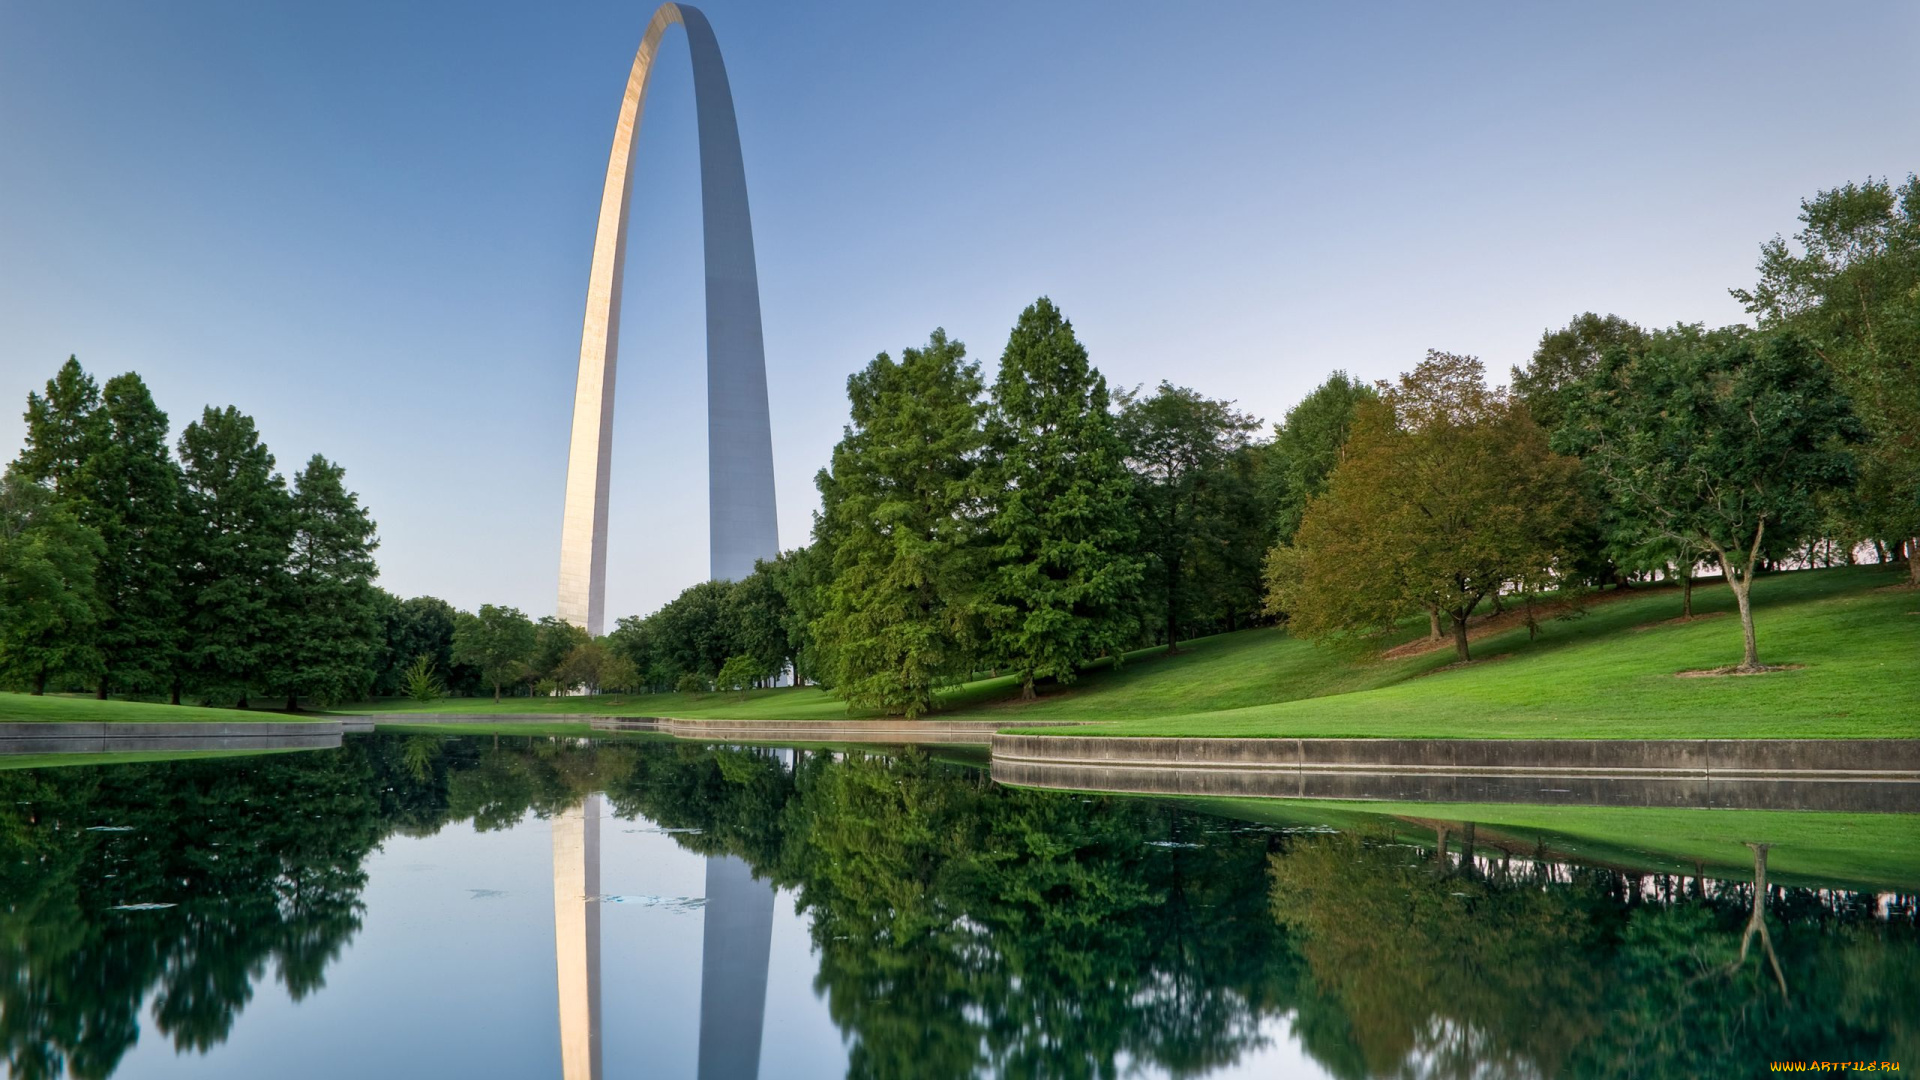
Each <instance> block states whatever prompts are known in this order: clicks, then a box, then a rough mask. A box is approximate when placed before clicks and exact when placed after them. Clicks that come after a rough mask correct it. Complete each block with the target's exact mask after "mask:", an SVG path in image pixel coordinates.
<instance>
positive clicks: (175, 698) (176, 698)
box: [167, 676, 180, 705]
mask: <svg viewBox="0 0 1920 1080" xmlns="http://www.w3.org/2000/svg"><path fill="white" fill-rule="evenodd" d="M172 690H173V694H172V696H171V697H170V698H169V699H168V701H167V704H169V705H178V704H180V679H179V677H177V676H176V677H175V678H174V680H173V687H172Z"/></svg>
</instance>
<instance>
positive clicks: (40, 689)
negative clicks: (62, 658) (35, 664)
mask: <svg viewBox="0 0 1920 1080" xmlns="http://www.w3.org/2000/svg"><path fill="white" fill-rule="evenodd" d="M46 692H47V669H46V668H41V669H40V670H39V671H36V672H34V673H33V696H34V697H39V696H41V695H42V694H45V693H46Z"/></svg>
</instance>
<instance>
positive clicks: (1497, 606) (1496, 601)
mask: <svg viewBox="0 0 1920 1080" xmlns="http://www.w3.org/2000/svg"><path fill="white" fill-rule="evenodd" d="M1505 610H1507V609H1506V606H1505V605H1503V604H1502V603H1501V602H1500V592H1499V590H1497V589H1496V590H1494V593H1493V613H1494V614H1495V615H1498V614H1500V613H1501V612H1503V611H1505Z"/></svg>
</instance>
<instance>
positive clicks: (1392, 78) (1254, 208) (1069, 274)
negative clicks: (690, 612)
mask: <svg viewBox="0 0 1920 1080" xmlns="http://www.w3.org/2000/svg"><path fill="white" fill-rule="evenodd" d="M704 10H705V11H706V13H707V15H708V17H709V18H710V20H711V21H712V23H713V26H714V29H715V32H716V33H717V34H718V36H719V40H720V45H721V50H722V52H723V53H724V55H725V57H726V61H727V65H728V70H729V74H730V76H731V78H732V82H733V92H734V99H735V102H736V105H737V107H738V110H739V120H740V132H741V138H742V143H743V150H744V153H745V157H746V165H747V183H748V188H749V192H750V197H751V201H752V208H753V226H754V234H755V241H756V244H757V246H758V254H759V266H760V287H761V300H762V305H763V309H764V317H765V325H766V344H767V367H768V383H769V386H770V390H771V394H772V398H773V401H772V405H773V440H774V454H775V459H776V471H777V479H778V485H779V500H780V523H781V539H782V542H783V544H784V545H785V546H788V547H792V546H796V545H798V544H800V543H803V542H804V541H805V539H806V536H807V530H808V527H809V523H810V515H811V513H812V511H813V509H814V507H815V506H816V504H817V500H816V496H815V493H814V489H813V484H812V478H813V474H814V472H815V470H817V469H818V468H819V467H820V466H821V465H822V464H824V463H825V461H826V459H827V456H828V454H829V452H830V450H831V448H832V446H833V443H834V442H835V441H836V440H837V439H838V437H839V435H840V430H841V425H842V424H843V423H845V420H846V406H845V398H844V387H845V380H846V377H847V375H848V374H849V373H851V372H853V371H854V370H856V369H858V368H859V367H861V366H862V365H864V364H865V363H866V361H868V360H869V359H871V358H872V356H873V355H874V354H875V353H876V352H879V351H881V350H888V351H895V350H898V349H899V348H900V347H901V346H904V345H912V344H918V343H920V342H924V341H925V340H926V337H927V334H928V332H929V331H931V330H932V329H933V328H934V327H936V326H944V327H946V328H947V330H948V331H949V332H950V333H951V334H953V335H954V336H956V337H958V338H960V339H961V340H963V341H965V342H966V343H967V345H968V346H969V349H970V351H971V353H972V354H973V355H974V356H976V357H978V358H980V359H981V360H983V361H984V362H985V363H986V365H987V369H988V372H989V374H990V373H991V370H992V366H993V362H994V361H995V359H997V357H998V355H999V352H1000V349H1001V347H1002V346H1003V345H1004V344H1005V335H1006V332H1007V330H1008V328H1009V327H1010V326H1011V325H1012V323H1013V320H1014V318H1015V317H1016V316H1017V315H1018V313H1019V311H1020V309H1021V308H1022V307H1023V306H1025V305H1026V304H1027V303H1029V302H1031V301H1032V300H1033V299H1034V298H1035V297H1036V296H1039V295H1041V294H1043V293H1044V294H1047V295H1050V296H1052V297H1053V299H1054V300H1055V301H1056V302H1057V303H1059V304H1060V305H1061V307H1062V308H1063V309H1064V310H1065V311H1066V313H1067V315H1068V316H1069V317H1070V318H1071V319H1073V321H1074V323H1075V326H1076V328H1077V329H1078V331H1079V333H1080V335H1081V337H1082V340H1084V341H1085V342H1086V344H1087V346H1088V348H1089V349H1090V350H1091V351H1092V354H1093V357H1094V361H1095V363H1097V364H1098V365H1099V366H1100V367H1101V369H1102V370H1103V371H1105V372H1106V374H1107V376H1108V378H1109V379H1110V380H1111V381H1112V382H1113V383H1114V384H1115V385H1119V386H1131V385H1135V384H1140V383H1146V384H1149V385H1151V384H1153V383H1155V382H1157V381H1158V380H1160V379H1162V378H1165V379H1170V380H1172V381H1174V382H1176V383H1179V384H1183V385H1188V386H1192V387H1194V388H1196V389H1198V390H1201V391H1202V392H1204V393H1207V394H1209V395H1212V396H1215V397H1226V398H1233V399H1236V400H1238V401H1239V402H1240V405H1241V407H1242V408H1245V409H1247V410H1249V411H1252V412H1254V413H1256V414H1257V415H1260V416H1262V417H1265V418H1267V419H1268V420H1274V419H1278V418H1279V416H1280V415H1281V414H1282V413H1283V412H1284V411H1285V409H1286V408H1287V407H1288V406H1289V405H1291V404H1292V403H1293V402H1294V401H1296V400H1298V398H1299V397H1300V396H1301V395H1302V394H1304V393H1305V392H1307V391H1308V390H1310V389H1311V388H1312V387H1313V386H1314V385H1316V384H1317V383H1318V382H1319V381H1320V380H1321V379H1322V378H1324V377H1325V375H1326V373H1327V372H1328V371H1330V370H1332V369H1334V368H1346V369H1348V370H1349V371H1352V372H1354V373H1356V374H1358V375H1361V376H1364V377H1367V378H1382V377H1390V376H1392V375H1394V374H1395V373H1397V372H1399V371H1403V370H1406V369H1408V368H1410V367H1412V365H1413V364H1414V363H1415V362H1417V361H1418V360H1419V359H1420V357H1421V356H1422V355H1423V353H1424V351H1425V350H1426V349H1427V348H1430V347H1432V348H1442V349H1446V350H1449V351H1454V352H1470V353H1474V354H1477V355H1479V356H1481V357H1483V358H1484V359H1485V360H1486V361H1487V364H1488V367H1489V369H1490V370H1492V371H1494V372H1496V373H1499V374H1500V375H1501V376H1502V377H1503V378H1504V373H1505V371H1506V369H1507V367H1508V366H1509V365H1511V364H1514V363H1519V362H1521V361H1523V360H1524V359H1525V358H1526V357H1527V355H1528V354H1529V353H1530V352H1531V349H1532V346H1533V344H1534V342H1535V341H1536V340H1537V339H1538V338H1539V336H1540V333H1541V332H1542V331H1543V330H1544V329H1547V328H1549V327H1558V326H1560V325H1563V324H1564V323H1565V322H1566V321H1567V320H1568V319H1569V318H1570V317H1571V316H1573V315H1575V314H1577V313H1579V312H1581V311H1585V310H1594V311H1599V312H1617V313H1619V314H1621V315H1623V316H1626V317H1628V318H1631V319H1634V320H1636V321H1639V322H1641V323H1645V324H1651V325H1660V324H1670V323H1672V322H1675V321H1679V320H1686V321H1705V322H1709V323H1726V322H1734V321H1738V320H1739V319H1740V318H1741V317H1742V312H1741V311H1740V309H1739V307H1738V306H1737V305H1736V304H1735V303H1734V302H1733V301H1732V300H1730V299H1729V298H1728V296H1727V293H1726V290H1727V288H1728V287H1730V286H1735V285H1743V284H1747V283H1749V282H1750V280H1751V278H1752V273H1753V271H1752V268H1753V264H1754V262H1755V258H1756V256H1757V252H1758V246H1759V244H1760V242H1761V241H1762V240H1764V239H1766V238H1767V237H1769V236H1771V235H1773V234H1774V233H1776V232H1791V231H1792V230H1793V228H1794V227H1795V222H1794V216H1795V214H1796V212H1797V208H1798V201H1799V200H1800V199H1801V198H1803V197H1806V196H1810V195H1812V194H1813V193H1814V192H1816V191H1818V190H1819V189H1822V188H1828V187H1833V186H1836V185H1838V184H1840V183H1842V182H1845V181H1848V180H1859V179H1864V178H1866V177H1869V176H1875V177H1878V176H1887V175H1891V176H1894V177H1900V176H1903V175H1904V174H1905V173H1907V172H1908V171H1910V170H1914V169H1920V61H1917V60H1916V57H1920V5H1915V4H1913V3H1911V2H1910V0H1892V2H1882V3H1871V2H1862V3H1852V2H1842V3H1836V4H1821V5H1809V4H1804V3H1802V4H1785V3H1755V2H1746V0H1741V2H1728V3H1719V4H1704V3H1701V4H1696V3H1672V2H1663V3H1648V4H1608V5H1572V4H1520V3H1514V4H1507V5H1491V4H1447V5H1439V4H1430V3H1407V4H1386V3H1368V4H1326V3H1288V4H1282V3H1245V4H1239V3H1223V4H1208V5H1183V4H1165V3H1155V4H1147V3H1131V4H1130V3H1116V2H1111V0H1106V2H1087V3H1034V4H1029V5H1000V6H991V5H989V6H982V5H967V4H926V3H913V4H902V3H882V2H873V3H804V4H803V3H793V2H791V0H788V2H784V3H776V2H771V0H711V2H709V3H707V4H706V5H704ZM649 12H650V9H649V8H648V7H646V6H645V5H633V4H611V3H599V2H594V3H569V4H524V3H521V4H504V3H481V2H468V3H438V4H430V3H407V4H393V3H374V2H366V0H328V2H325V3H320V2H312V0H280V2H275V3H271V4H262V3H252V2H242V0H233V2H223V3H207V2H195V0H169V2H168V3H164V4H151V3H136V2H131V0H124V2H120V3H106V2H99V3H78V4H54V3H31V2H26V0H19V2H13V3H0V452H4V454H5V455H6V456H8V457H10V456H11V455H12V454H13V453H14V452H15V450H16V448H17V447H18V445H19V442H20V438H21V430H22V426H21V421H20V417H19V413H20V410H21V409H22V408H23V407H24V403H25V398H26V394H27V392H28V390H30V389H33V388H35V387H37V386H39V385H40V384H41V383H42V382H44V380H45V379H46V378H47V377H48V376H49V375H51V374H52V372H53V370H54V369H55V368H56V367H57V366H58V364H59V363H60V361H62V360H63V359H65V357H66V356H67V355H68V354H69V353H74V354H78V355H79V357H80V359H81V361H82V362H83V363H84V364H85V365H86V366H87V367H88V369H89V370H90V371H92V372H94V373H95V374H96V375H97V376H99V377H101V378H105V377H106V376H110V375H113V374H116V373H118V372H121V371H125V370H128V369H133V370H138V371H139V372H140V373H141V374H142V375H143V376H145V377H146V379H147V381H148V383H149V385H150V386H151V387H152V388H153V391H154V394H155V396H156V397H157V398H158V400H159V402H160V404H161V406H162V407H163V408H165V409H166V410H167V411H168V412H169V413H170V414H171V416H172V419H173V422H174V426H175V431H176V433H177V431H178V429H179V427H181V426H183V425H184V424H185V423H186V422H187V421H189V420H191V419H193V418H194V417H195V416H197V415H198V413H199V410H200V408H201V406H202V405H205V404H208V403H212V404H220V405H224V404H229V403H230V404H233V405H236V406H238V407H239V408H240V409H242V410H243V411H245V412H248V413H250V414H252V415H253V416H254V417H255V418H256V419H257V420H258V421H259V423H260V426H261V429H262V431H263V433H264V435H265V437H266V440H267V442H268V444H269V445H270V446H271V447H272V449H273V450H274V452H275V454H276V455H277V456H278V458H279V462H280V467H281V468H282V469H283V470H285V471H288V472H289V473H290V472H292V471H293V470H294V469H297V468H298V467H299V465H300V464H301V463H302V462H303V461H304V460H305V459H306V458H307V457H308V456H309V455H311V454H313V453H315V452H321V453H325V454H326V455H328V456H329V457H331V458H334V459H336V460H338V461H340V462H341V463H342V464H344V465H345V466H346V469H347V476H348V479H349V482H350V484H351V486H353V487H354V488H355V489H356V490H358V491H359V492H360V494H361V495H362V497H363V498H364V499H365V501H366V502H367V503H368V504H369V505H370V506H371V507H372V509H373V511H374V514H375V515H376V517H377V519H378V521H379V522H380V526H381V534H382V537H383V545H382V548H381V551H380V561H381V565H382V568H383V578H382V584H383V585H385V586H386V587H387V588H389V589H391V590H393V591H395V592H397V593H400V594H401V595H416V594H420V593H431V594H434V595H437V596H442V597H445V598H447V599H448V600H451V601H453V602H454V603H455V604H458V605H461V606H465V607H473V606H476V605H478V604H479V603H481V602H496V603H508V604H513V605H516V606H519V607H521V608H523V609H524V610H526V611H528V612H529V613H530V614H534V615H542V614H548V613H551V612H552V610H553V602H554V584H555V578H556V572H557V567H558V559H559V538H560V509H561V494H562V486H563V483H564V478H565V471H566V449H567V429H568V424H569V420H570V416H571V405H572V393H573V378H574V368H575V364H576V360H577V356H578V348H579V333H580V317H581V311H582V304H583V298H584V295H585V289H586V279H587V262H588V256H589V253H590V251H591V247H592V236H593V226H594V217H595V214H596V213H597V210H598V205H599V191H600V183H601V176H602V173H603V170H604V169H605V165H606V156H607V149H608V145H609V142H610V139H611V136H612V128H613V120H614V114H615V112H616V110H617V107H618V104H619V97H620V92H621V88H622V86H623V84H624V81H625V78H626V73H627V69H628V66H629V65H630V63H631V62H632V56H633V50H634V48H635V46H636V45H637V44H638V41H639V37H640V33H641V31H642V29H643V28H644V27H645V25H646V21H647V17H648V15H649ZM691 98H692V86H691V75H690V71H689V67H688V63H687V59H686V49H685V39H684V35H683V34H682V32H681V31H679V30H673V31H670V33H669V38H668V42H667V47H666V48H665V50H664V52H663V62H662V63H661V65H660V66H659V67H658V68H657V69H656V74H655V78H654V84H653V89H652V91H651V95H650V100H649V102H648V108H647V114H646V119H645V124H644V126H643V129H642V134H641V138H640V147H639V166H638V169H639V172H638V177H637V181H636V190H635V196H634V198H635V206H636V212H635V220H634V223H633V227H632V231H631V234H630V235H631V240H630V248H629V254H628V264H627V294H626V313H625V316H624V320H623V330H624V331H625V332H624V333H623V334H622V339H623V340H622V346H623V348H622V355H621V372H620V384H619V397H618V403H617V407H616V410H615V451H616V455H617V456H616V458H615V461H614V467H613V484H614V502H613V511H612V529H611V556H610V559H609V571H608V611H609V614H610V615H621V614H631V613H640V612H644V611H648V610H651V609H652V608H654V607H656V606H658V605H659V604H660V603H662V602H664V601H665V600H667V599H670V598H671V597H672V596H673V595H674V594H676V593H677V592H678V591H679V590H680V589H681V588H683V587H684V586H686V585H689V584H692V583H693V582H695V581H697V580H700V579H701V578H703V577H704V576H705V575H706V572H707V538H706V508H705V502H706V476H705V469H704V457H705V446H706V443H705V432H704V424H705V409H704V405H703V402H702V400H701V399H702V393H703V388H704V373H703V371H702V365H703V364H704V358H705V349H704V344H703V333H704V330H703V328H704V315H703V310H702V291H701V290H702V286H701V273H700V219H699V186H698V184H699V177H698V170H697V163H696V158H695V148H696V144H695V132H694V127H693V108H692V100H691Z"/></svg>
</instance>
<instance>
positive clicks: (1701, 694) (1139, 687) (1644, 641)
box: [999, 567, 1920, 738]
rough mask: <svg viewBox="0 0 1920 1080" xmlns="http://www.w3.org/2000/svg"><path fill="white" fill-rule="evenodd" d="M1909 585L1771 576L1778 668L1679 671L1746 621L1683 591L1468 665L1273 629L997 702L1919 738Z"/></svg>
mask: <svg viewBox="0 0 1920 1080" xmlns="http://www.w3.org/2000/svg"><path fill="white" fill-rule="evenodd" d="M1898 580H1900V578H1899V575H1897V574H1895V573H1890V572H1884V571H1881V570H1879V569H1878V568H1876V567H1863V568H1848V569H1836V570H1819V571H1804V572H1799V573H1790V574H1779V575H1774V576H1770V577H1765V578H1762V579H1760V580H1759V581H1758V582H1756V583H1755V585H1754V594H1755V604H1756V626H1757V633H1758V636H1759V639H1760V650H1761V659H1762V660H1763V661H1765V662H1767V663H1770V664H1785V665H1798V667H1797V669H1796V670H1790V671H1781V672H1774V673H1769V674H1766V675H1759V676H1751V677H1743V678H1725V677H1721V678H1687V679H1683V678H1678V677H1677V676H1676V673H1677V672H1680V671H1685V670H1693V669H1700V668H1712V667H1716V666H1720V665H1724V664H1727V663H1729V662H1732V661H1737V660H1738V658H1739V652H1740V628H1739V623H1738V622H1737V621H1736V620H1735V619H1734V618H1732V617H1730V616H1721V617H1715V618H1702V619H1696V620H1695V621H1693V622H1690V623H1678V622H1669V621H1666V620H1669V619H1671V618H1672V617H1673V616H1674V615H1676V614H1677V613H1678V599H1679V597H1678V594H1677V593H1676V592H1674V591H1672V590H1664V589H1662V590H1648V591H1647V592H1645V593H1644V594H1643V595H1638V596H1633V595H1629V596H1627V597H1625V598H1620V599H1612V598H1609V600H1608V602H1606V603H1599V604H1594V605H1592V606H1591V607H1590V608H1589V609H1588V612H1587V614H1586V615H1584V616H1583V617H1580V618H1577V619H1574V620H1570V621H1558V620H1556V621H1549V622H1547V623H1545V624H1543V625H1542V627H1541V632H1540V635H1539V638H1538V640H1536V641H1531V642H1529V641H1528V639H1527V633H1526V631H1525V629H1523V628H1518V629H1513V630H1510V631H1507V632H1505V633H1502V634H1498V635H1495V636H1492V637H1489V638H1487V639H1485V640H1482V641H1477V642H1475V643H1474V656H1475V662H1474V663H1472V664H1469V665H1466V666H1464V667H1457V666H1453V657H1452V653H1451V651H1448V650H1443V651H1440V652H1436V653H1427V654H1423V655H1420V656H1414V657H1407V658H1402V659H1397V660H1377V661H1372V662H1358V661H1353V660H1350V659H1348V658H1344V657H1342V656H1340V655H1339V654H1337V653H1336V652H1334V651H1332V650H1328V649H1318V648H1315V647H1313V646H1311V645H1309V644H1307V643H1305V642H1300V641H1294V640H1292V639H1289V638H1287V637H1286V636H1285V635H1284V633H1283V632H1281V631H1277V630H1259V631H1250V632H1248V633H1245V634H1240V635H1228V636H1227V637H1226V638H1224V639H1216V641H1218V642H1219V644H1218V645H1216V646H1214V648H1213V650H1212V651H1208V650H1206V649H1205V648H1200V647H1196V648H1194V649H1193V650H1192V655H1191V656H1189V657H1184V658H1172V659H1169V660H1163V661H1158V662H1155V663H1149V664H1141V665H1138V667H1137V668H1134V669H1133V670H1130V671H1127V672H1123V673H1120V674H1119V675H1115V676H1110V677H1108V679H1107V680H1098V679H1094V680H1088V685H1087V687H1086V689H1085V690H1082V691H1078V692H1069V693H1066V694H1062V695H1059V696H1058V697H1056V698H1052V699H1045V698H1043V699H1042V700H1040V701H1037V702H1033V703H1031V704H1028V705H1025V706H1019V707H1008V706H1005V705H1002V706H1000V707H999V711H1000V713H1001V714H1002V715H1005V716H1007V717H1008V720H1009V727H1010V728H1011V727H1015V726H1017V720H1016V719H1015V718H1016V717H1028V716H1031V717H1034V718H1041V717H1045V718H1047V719H1060V718H1066V717H1080V718H1085V719H1089V720H1097V721H1100V722H1099V723H1097V724H1094V725H1093V726H1089V727H1086V728H1080V729H1076V731H1075V734H1111V735H1194V736H1222V735H1239V736H1294V737H1311V736H1319V737H1337V736H1350V737H1352V736H1381V737H1392V736H1401V737H1436V736H1438V737H1452V738H1683V737H1688V738H1691V737H1718V738H1763V737H1790V736H1798V737H1810V738H1912V737H1916V736H1920V615H1916V614H1914V612H1915V611H1916V609H1920V594H1915V593H1913V592H1910V591H1906V590H1889V589H1885V588H1884V586H1886V585H1888V584H1892V583H1894V582H1897V581H1898ZM1694 607H1695V611H1696V613H1700V614H1713V613H1716V612H1724V611H1727V610H1729V609H1730V608H1731V607H1732V597H1731V595H1730V594H1729V592H1728V590H1727V589H1726V587H1725V586H1723V585H1721V586H1714V587H1710V588H1700V589H1696V590H1695V592H1694ZM1235 638H1240V639H1244V640H1242V641H1236V640H1234V639H1235ZM1262 639H1264V640H1262ZM1195 644H1196V646H1200V645H1203V644H1206V643H1195ZM1156 667H1161V668H1162V670H1160V671H1156V670H1155V668H1156ZM1443 669H1444V670H1443ZM1262 694H1264V695H1266V698H1265V701H1264V702H1259V701H1248V700H1247V699H1248V698H1255V697H1259V696H1260V695H1262ZM1035 730H1036V731H1037V732H1040V733H1044V731H1045V729H1035ZM1054 733H1055V734H1058V733H1059V732H1057V731H1056V732H1054Z"/></svg>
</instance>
